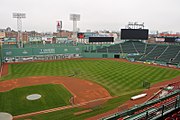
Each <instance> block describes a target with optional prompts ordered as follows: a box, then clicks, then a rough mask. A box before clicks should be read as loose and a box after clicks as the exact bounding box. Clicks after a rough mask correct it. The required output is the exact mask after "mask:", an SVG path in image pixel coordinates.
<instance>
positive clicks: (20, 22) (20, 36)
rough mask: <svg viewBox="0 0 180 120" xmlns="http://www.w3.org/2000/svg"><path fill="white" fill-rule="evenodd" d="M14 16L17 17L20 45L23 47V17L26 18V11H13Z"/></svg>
mask: <svg viewBox="0 0 180 120" xmlns="http://www.w3.org/2000/svg"><path fill="white" fill-rule="evenodd" d="M13 18H16V19H17V31H18V46H19V47H23V42H22V33H21V32H22V20H21V19H22V18H26V14H25V13H13Z"/></svg>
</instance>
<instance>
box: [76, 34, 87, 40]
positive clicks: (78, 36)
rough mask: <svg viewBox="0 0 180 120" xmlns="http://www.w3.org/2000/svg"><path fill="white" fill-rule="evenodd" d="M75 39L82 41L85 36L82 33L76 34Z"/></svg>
mask: <svg viewBox="0 0 180 120" xmlns="http://www.w3.org/2000/svg"><path fill="white" fill-rule="evenodd" d="M77 38H79V39H84V38H85V34H84V33H77Z"/></svg>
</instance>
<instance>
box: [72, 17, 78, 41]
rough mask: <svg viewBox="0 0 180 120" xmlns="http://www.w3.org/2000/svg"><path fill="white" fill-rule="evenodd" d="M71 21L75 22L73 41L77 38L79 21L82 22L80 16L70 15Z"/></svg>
mask: <svg viewBox="0 0 180 120" xmlns="http://www.w3.org/2000/svg"><path fill="white" fill-rule="evenodd" d="M70 20H71V21H73V40H74V41H76V38H77V21H80V14H70Z"/></svg>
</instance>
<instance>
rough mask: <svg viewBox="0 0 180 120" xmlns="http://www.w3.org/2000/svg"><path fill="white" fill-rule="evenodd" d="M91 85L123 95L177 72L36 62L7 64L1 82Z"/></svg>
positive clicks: (141, 66) (103, 62) (109, 62)
mask: <svg viewBox="0 0 180 120" xmlns="http://www.w3.org/2000/svg"><path fill="white" fill-rule="evenodd" d="M74 73H75V76H74V77H78V78H82V79H87V80H90V81H94V82H97V83H99V84H100V85H102V86H104V87H105V88H106V89H107V90H108V91H109V92H110V93H111V95H123V94H127V93H129V92H132V91H141V90H143V87H142V84H143V81H148V82H150V83H151V84H153V83H157V82H160V81H164V80H170V79H172V78H174V77H176V76H178V75H180V71H178V70H173V69H168V68H159V67H152V66H146V65H144V64H133V63H127V62H117V61H112V60H64V61H55V62H41V63H40V62H39V63H24V64H10V65H9V74H8V75H7V76H5V77H2V80H8V79H14V78H20V77H27V76H69V75H72V74H74Z"/></svg>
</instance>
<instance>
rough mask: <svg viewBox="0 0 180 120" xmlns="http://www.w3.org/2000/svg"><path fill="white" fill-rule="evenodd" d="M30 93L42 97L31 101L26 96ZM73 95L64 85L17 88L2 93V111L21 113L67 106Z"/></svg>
mask: <svg viewBox="0 0 180 120" xmlns="http://www.w3.org/2000/svg"><path fill="white" fill-rule="evenodd" d="M30 94H40V95H41V98H40V99H38V100H32V101H29V100H27V99H26V96H28V95H30ZM71 96H72V95H71V94H70V93H69V92H68V91H67V90H66V89H65V88H64V87H63V85H53V84H47V85H36V86H29V87H23V88H16V89H13V90H11V91H8V92H3V93H0V111H1V112H8V113H11V114H12V115H19V114H24V113H29V112H34V111H39V110H45V109H50V108H54V107H61V106H66V105H69V104H70V102H69V100H70V98H71Z"/></svg>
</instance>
